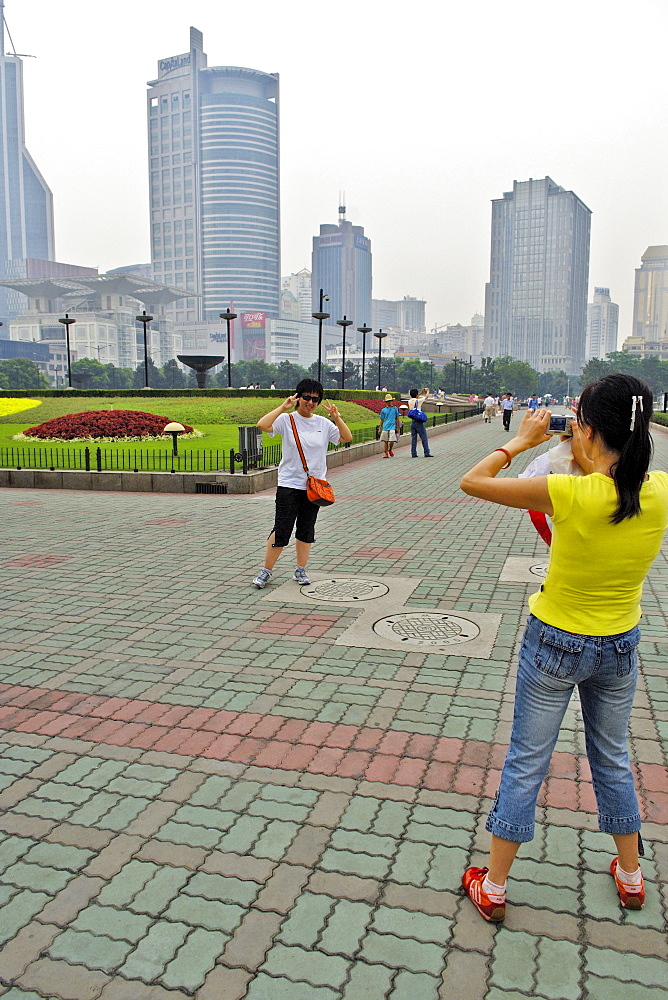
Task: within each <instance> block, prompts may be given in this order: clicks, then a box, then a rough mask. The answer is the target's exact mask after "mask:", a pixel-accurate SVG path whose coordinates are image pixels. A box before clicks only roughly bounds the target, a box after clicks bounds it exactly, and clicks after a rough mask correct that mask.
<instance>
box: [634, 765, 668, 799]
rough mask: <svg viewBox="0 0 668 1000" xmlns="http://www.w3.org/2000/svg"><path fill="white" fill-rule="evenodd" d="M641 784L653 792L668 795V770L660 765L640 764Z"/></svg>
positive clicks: (638, 766)
mask: <svg viewBox="0 0 668 1000" xmlns="http://www.w3.org/2000/svg"><path fill="white" fill-rule="evenodd" d="M637 768H638V772H639V775H640V784H641V785H642V787H643V788H646V789H647V790H648V791H651V792H663V793H664V794H665V793H666V789H667V788H668V781H667V779H666V769H665V767H662V766H661V765H660V764H638V765H637Z"/></svg>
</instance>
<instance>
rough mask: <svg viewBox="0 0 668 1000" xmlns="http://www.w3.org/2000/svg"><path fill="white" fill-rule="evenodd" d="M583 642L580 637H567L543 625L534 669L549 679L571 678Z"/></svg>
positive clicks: (563, 633)
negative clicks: (548, 676)
mask: <svg viewBox="0 0 668 1000" xmlns="http://www.w3.org/2000/svg"><path fill="white" fill-rule="evenodd" d="M584 642H585V641H584V638H583V637H582V636H580V635H568V634H567V633H566V632H561V631H560V630H559V629H555V628H551V627H550V626H549V625H545V626H544V627H543V628H542V629H541V632H540V641H539V643H538V649H537V650H536V658H535V660H534V662H535V664H536V668H537V669H538V670H540V671H541V672H542V673H544V674H549V675H550V676H551V677H562V678H566V677H572V676H573V674H574V673H575V671H576V670H577V669H578V664H579V663H580V656H581V655H582V650H583V649H584Z"/></svg>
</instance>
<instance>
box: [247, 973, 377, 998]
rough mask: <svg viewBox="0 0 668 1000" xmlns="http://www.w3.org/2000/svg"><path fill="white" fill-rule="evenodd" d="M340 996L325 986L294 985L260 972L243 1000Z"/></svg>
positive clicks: (289, 981) (287, 980) (281, 978)
mask: <svg viewBox="0 0 668 1000" xmlns="http://www.w3.org/2000/svg"><path fill="white" fill-rule="evenodd" d="M340 996H341V994H340V993H339V992H338V991H334V990H331V989H329V988H328V987H326V986H310V985H309V984H308V983H294V982H292V980H290V979H285V978H283V977H278V978H274V977H273V976H267V975H265V974H264V973H262V972H261V973H260V974H259V975H258V976H256V977H255V979H253V981H252V982H251V984H250V986H249V987H248V992H247V993H246V996H245V1000H339V998H340ZM367 1000H368V998H367Z"/></svg>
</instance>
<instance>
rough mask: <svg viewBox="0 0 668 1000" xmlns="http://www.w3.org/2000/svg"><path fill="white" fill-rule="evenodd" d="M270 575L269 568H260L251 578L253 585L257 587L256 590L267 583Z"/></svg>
mask: <svg viewBox="0 0 668 1000" xmlns="http://www.w3.org/2000/svg"><path fill="white" fill-rule="evenodd" d="M271 577H272V572H271V570H270V569H261V570H260V572H259V573H258V575H257V576H256V577H255V579H254V580H253V585H254V586H255V587H257V588H258V590H262V589H263V587H266V586H267V584H268V583H269V581H270V580H271Z"/></svg>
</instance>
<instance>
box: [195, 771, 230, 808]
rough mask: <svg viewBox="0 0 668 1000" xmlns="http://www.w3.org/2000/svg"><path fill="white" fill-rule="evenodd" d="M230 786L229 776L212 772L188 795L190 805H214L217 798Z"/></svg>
mask: <svg viewBox="0 0 668 1000" xmlns="http://www.w3.org/2000/svg"><path fill="white" fill-rule="evenodd" d="M231 786H232V779H231V778H223V777H220V776H219V775H217V774H213V775H211V776H210V777H208V778H206V779H205V780H204V781H203V782H202V784H201V785H200V786H199V788H198V789H197V791H196V792H195V793H194V794H193V795H191V796H190V805H192V806H215V805H216V804H217V802H218V800H219V799H220V798H221V796H223V795H224V794H225V792H227V791H229V789H230V788H231Z"/></svg>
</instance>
